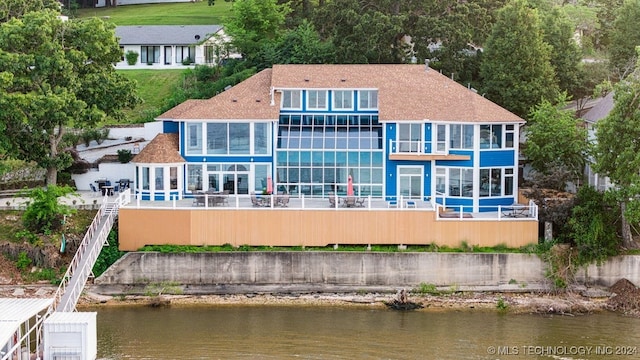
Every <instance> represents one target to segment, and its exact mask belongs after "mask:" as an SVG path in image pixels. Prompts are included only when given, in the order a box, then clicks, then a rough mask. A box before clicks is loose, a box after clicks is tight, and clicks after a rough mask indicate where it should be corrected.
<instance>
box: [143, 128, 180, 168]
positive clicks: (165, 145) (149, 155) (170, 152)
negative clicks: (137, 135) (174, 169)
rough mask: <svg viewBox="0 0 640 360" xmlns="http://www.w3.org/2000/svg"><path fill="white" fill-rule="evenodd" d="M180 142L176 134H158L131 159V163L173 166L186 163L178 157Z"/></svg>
mask: <svg viewBox="0 0 640 360" xmlns="http://www.w3.org/2000/svg"><path fill="white" fill-rule="evenodd" d="M179 144H180V140H179V138H178V134H168V133H163V134H158V135H156V137H155V138H153V140H151V141H150V142H149V143H148V144H147V146H145V147H144V149H142V150H141V151H140V153H139V154H138V155H136V156H134V157H133V159H131V162H132V163H138V164H140V163H144V164H175V163H184V162H186V161H185V160H184V158H183V157H182V156H180V153H179V150H180V145H179Z"/></svg>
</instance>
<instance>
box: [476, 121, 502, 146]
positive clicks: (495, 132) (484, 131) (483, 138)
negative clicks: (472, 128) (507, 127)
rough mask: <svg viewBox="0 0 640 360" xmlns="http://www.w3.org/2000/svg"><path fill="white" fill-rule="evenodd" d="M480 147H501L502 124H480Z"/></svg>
mask: <svg viewBox="0 0 640 360" xmlns="http://www.w3.org/2000/svg"><path fill="white" fill-rule="evenodd" d="M480 148H481V149H500V148H502V125H480Z"/></svg>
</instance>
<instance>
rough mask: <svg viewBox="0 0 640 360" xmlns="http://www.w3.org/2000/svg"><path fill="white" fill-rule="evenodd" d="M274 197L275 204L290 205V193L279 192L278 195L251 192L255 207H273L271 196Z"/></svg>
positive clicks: (252, 202) (280, 205)
mask: <svg viewBox="0 0 640 360" xmlns="http://www.w3.org/2000/svg"><path fill="white" fill-rule="evenodd" d="M272 196H273V197H274V198H273V206H279V207H287V206H289V194H284V193H278V194H277V195H256V193H255V192H252V193H251V204H252V205H253V207H271V197H272Z"/></svg>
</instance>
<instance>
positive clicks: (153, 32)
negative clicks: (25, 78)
mask: <svg viewBox="0 0 640 360" xmlns="http://www.w3.org/2000/svg"><path fill="white" fill-rule="evenodd" d="M220 29H222V26H220V25H131V26H117V27H116V37H118V38H120V41H119V42H120V45H193V44H197V43H199V42H201V41H203V40H206V39H208V38H210V37H211V36H212V35H213V34H215V33H217V32H218V31H220Z"/></svg>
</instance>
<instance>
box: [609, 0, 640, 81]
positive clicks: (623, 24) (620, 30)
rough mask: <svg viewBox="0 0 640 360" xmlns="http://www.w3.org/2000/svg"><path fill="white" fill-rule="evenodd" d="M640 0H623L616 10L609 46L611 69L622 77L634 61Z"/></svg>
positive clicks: (639, 39)
mask: <svg viewBox="0 0 640 360" xmlns="http://www.w3.org/2000/svg"><path fill="white" fill-rule="evenodd" d="M638 19H640V0H625V2H624V4H622V6H621V7H620V8H619V9H618V10H617V11H616V19H615V21H614V22H613V28H612V31H611V34H610V35H611V45H610V46H609V53H610V57H609V60H610V62H611V67H612V70H613V71H614V72H615V73H616V74H618V75H619V77H620V78H624V77H625V76H626V74H628V73H629V72H631V71H633V67H634V65H635V63H636V59H637V54H636V52H635V48H636V46H638V45H640V26H638Z"/></svg>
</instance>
